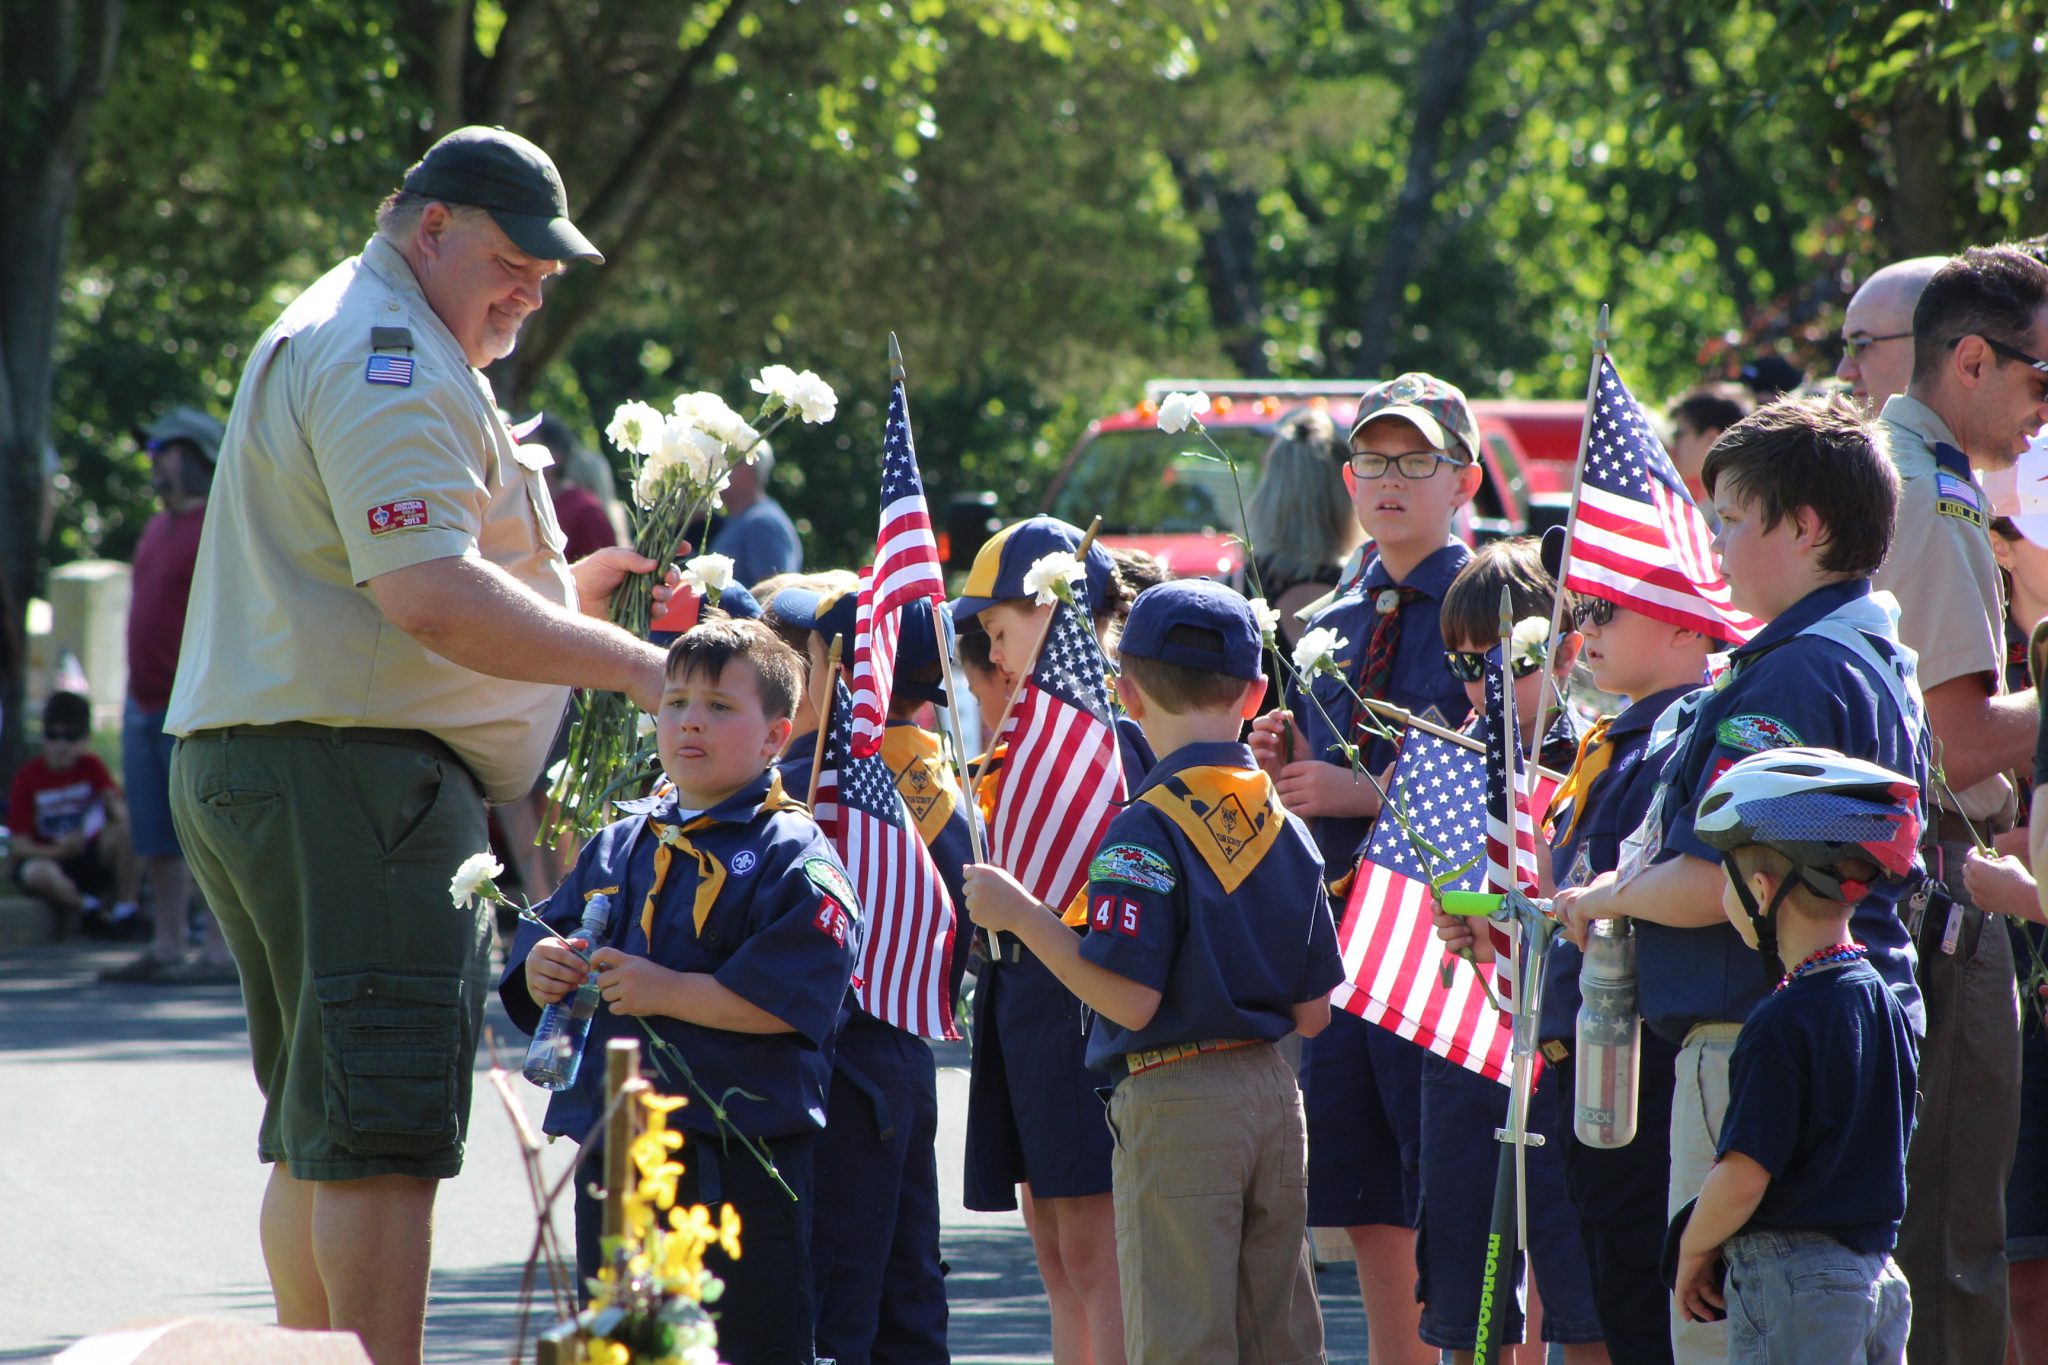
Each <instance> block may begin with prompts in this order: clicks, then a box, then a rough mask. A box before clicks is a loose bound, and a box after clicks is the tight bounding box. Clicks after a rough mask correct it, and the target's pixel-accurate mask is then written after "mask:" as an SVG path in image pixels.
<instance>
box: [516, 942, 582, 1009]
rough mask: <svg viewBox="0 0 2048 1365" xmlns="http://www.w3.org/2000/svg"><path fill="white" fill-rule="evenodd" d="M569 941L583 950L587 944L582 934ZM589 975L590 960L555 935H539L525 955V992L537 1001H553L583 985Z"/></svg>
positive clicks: (540, 1002)
mask: <svg viewBox="0 0 2048 1365" xmlns="http://www.w3.org/2000/svg"><path fill="white" fill-rule="evenodd" d="M569 942H570V943H572V944H574V945H575V946H576V947H577V948H579V949H582V950H584V951H586V952H587V951H588V950H589V948H590V944H589V943H588V941H586V940H585V939H584V938H583V937H582V936H581V935H579V936H577V937H575V938H572V939H570V940H569ZM588 975H590V966H589V964H588V963H586V962H585V961H584V960H583V959H582V958H580V957H578V956H577V955H576V954H575V953H573V952H571V951H569V949H568V948H567V947H564V946H563V944H562V943H561V942H560V941H559V940H557V939H552V938H544V939H542V940H541V941H540V942H538V943H536V944H534V945H533V951H532V952H530V953H528V954H527V955H526V993H527V994H528V995H530V996H532V997H533V999H534V1002H535V1003H536V1004H541V1005H552V1004H554V1003H555V1002H556V1001H557V1000H560V999H561V998H562V997H564V996H566V995H567V994H569V992H571V991H573V990H575V989H576V988H577V987H578V986H580V985H582V984H583V979H584V978H585V977H587V976H588Z"/></svg>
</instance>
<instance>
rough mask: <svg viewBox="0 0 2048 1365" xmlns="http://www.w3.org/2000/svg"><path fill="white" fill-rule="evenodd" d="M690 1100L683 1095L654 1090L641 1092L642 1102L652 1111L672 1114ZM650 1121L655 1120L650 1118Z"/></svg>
mask: <svg viewBox="0 0 2048 1365" xmlns="http://www.w3.org/2000/svg"><path fill="white" fill-rule="evenodd" d="M689 1102H690V1101H689V1100H688V1099H686V1098H684V1097H683V1096H681V1095H657V1094H655V1093H654V1092H653V1091H652V1090H643V1091H641V1092H640V1103H641V1104H643V1105H645V1106H646V1107H647V1109H648V1111H649V1112H650V1113H655V1114H672V1113H674V1112H675V1111H676V1110H678V1109H680V1108H682V1107H683V1106H684V1105H686V1104H688V1103H689ZM649 1122H653V1120H651V1119H650V1120H649Z"/></svg>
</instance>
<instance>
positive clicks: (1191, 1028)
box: [967, 581, 1344, 1365]
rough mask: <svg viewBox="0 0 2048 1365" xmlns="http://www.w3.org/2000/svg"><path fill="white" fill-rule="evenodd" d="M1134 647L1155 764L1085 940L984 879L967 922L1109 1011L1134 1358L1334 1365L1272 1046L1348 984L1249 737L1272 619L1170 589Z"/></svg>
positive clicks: (1008, 885) (1298, 831)
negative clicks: (1015, 947) (1007, 937)
mask: <svg viewBox="0 0 2048 1365" xmlns="http://www.w3.org/2000/svg"><path fill="white" fill-rule="evenodd" d="M1121 652H1122V660H1123V667H1124V675H1123V677H1121V678H1120V679H1119V680H1118V682H1117V689H1118V692H1119V693H1120V694H1121V695H1122V697H1123V700H1124V705H1125V707H1126V708H1127V709H1128V710H1129V712H1130V714H1131V715H1132V716H1134V717H1135V718H1136V719H1137V720H1138V721H1139V722H1140V723H1141V724H1142V725H1143V726H1144V727H1145V732H1146V735H1147V736H1148V737H1149V738H1150V739H1151V740H1152V741H1153V743H1154V745H1155V746H1156V747H1157V748H1158V749H1159V750H1160V751H1162V752H1163V753H1165V755H1166V757H1165V758H1163V759H1162V760H1161V761H1160V763H1159V765H1158V766H1157V767H1155V768H1154V769H1153V770H1152V772H1151V773H1150V774H1149V775H1148V776H1147V777H1146V779H1145V781H1144V782H1143V783H1142V784H1141V785H1140V786H1139V787H1138V788H1137V790H1136V791H1135V793H1134V795H1133V799H1132V802H1131V804H1130V806H1129V807H1128V808H1127V809H1126V810H1125V811H1124V813H1123V814H1121V815H1119V816H1118V817H1117V818H1116V820H1115V822H1114V823H1113V824H1111V825H1110V827H1109V832H1108V834H1107V835H1106V836H1105V838H1104V842H1103V847H1102V849H1101V851H1100V852H1099V853H1098V854H1097V856H1096V858H1095V861H1094V863H1093V864H1092V865H1091V866H1090V868H1089V885H1088V926H1089V932H1088V935H1087V936H1086V937H1085V938H1080V939H1076V938H1075V937H1074V936H1073V935H1072V934H1070V933H1069V932H1068V931H1067V929H1066V928H1065V927H1064V925H1063V923H1062V921H1061V917H1060V915H1059V914H1058V913H1057V912H1056V911H1054V910H1053V909H1051V908H1050V907H1047V906H1044V905H1040V904H1038V903H1036V902H1035V901H1034V900H1033V899H1032V898H1031V895H1030V893H1029V892H1027V891H1026V890H1025V889H1024V888H1023V887H1022V886H1020V885H1019V884H1018V883H1017V882H1016V881H1015V879H1013V878H1012V877H1010V875H1009V874H1008V873H1006V872H1004V871H1003V870H1002V869H1001V868H997V867H993V866H989V865H985V864H978V865H976V866H974V867H972V868H970V869H969V870H968V874H967V901H968V908H969V910H970V912H971V913H972V914H973V916H974V919H975V922H976V923H978V924H981V925H983V926H985V927H987V928H989V929H991V930H998V931H1001V932H1003V933H1005V934H1011V935H1016V936H1019V937H1021V938H1022V939H1023V940H1024V941H1025V942H1026V943H1027V944H1028V945H1029V946H1030V949H1031V951H1032V952H1033V953H1034V954H1037V955H1038V956H1039V958H1040V959H1041V960H1042V961H1043V962H1044V963H1045V964H1046V966H1047V967H1049V968H1050V969H1051V971H1052V972H1053V973H1054V974H1055V975H1057V977H1058V978H1059V979H1060V980H1061V981H1063V982H1065V983H1066V984H1067V985H1068V986H1069V987H1070V988H1071V989H1073V990H1074V991H1075V992H1076V993H1077V994H1079V995H1080V997H1081V998H1082V999H1083V1000H1084V1001H1086V1002H1087V1004H1088V1005H1089V1006H1090V1007H1091V1008H1092V1009H1094V1010H1095V1011H1096V1014H1095V1020H1094V1024H1093V1026H1092V1027H1091V1029H1090V1031H1089V1038H1088V1061H1089V1063H1090V1065H1092V1066H1095V1067H1098V1068H1101V1069H1104V1070H1107V1071H1110V1072H1112V1073H1122V1074H1121V1077H1120V1079H1119V1080H1118V1082H1117V1085H1116V1089H1115V1092H1114V1093H1113V1094H1112V1096H1111V1098H1110V1102H1109V1119H1110V1126H1111V1127H1112V1128H1113V1129H1114V1131H1115V1133H1116V1137H1117V1143H1116V1155H1115V1157H1114V1169H1115V1190H1116V1193H1115V1201H1116V1224H1117V1263H1118V1268H1119V1270H1120V1272H1121V1276H1120V1278H1121V1282H1122V1286H1123V1304H1124V1323H1125V1331H1124V1345H1125V1352H1126V1355H1127V1358H1128V1359H1130V1360H1131V1361H1133V1362H1153V1361H1156V1362H1172V1363H1173V1365H1180V1363H1181V1362H1186V1361H1198V1360H1199V1361H1223V1360H1273V1361H1312V1360H1321V1359H1322V1358H1323V1331H1322V1316H1321V1313H1320V1311H1319V1310H1318V1308H1317V1305H1316V1294H1315V1278H1314V1274H1313V1272H1312V1269H1311V1267H1310V1264H1309V1259H1308V1251H1307V1246H1306V1243H1305V1241H1304V1237H1303V1233H1304V1231H1305V1229H1306V1227H1307V1200H1306V1193H1305V1190H1304V1188H1303V1185H1304V1180H1305V1176H1306V1163H1307V1156H1306V1153H1305V1151H1304V1142H1305V1137H1306V1133H1305V1128H1304V1125H1303V1121H1302V1117H1301V1107H1300V1105H1301V1099H1300V1092H1299V1089H1298V1088H1297V1086H1296V1084H1295V1080H1294V1074H1293V1072H1292V1070H1291V1069H1290V1068H1289V1066H1288V1064H1287V1062H1286V1061H1285V1060H1284V1059H1283V1058H1282V1057H1281V1056H1280V1054H1279V1052H1278V1051H1277V1050H1276V1049H1275V1047H1274V1046H1273V1044H1274V1043H1275V1042H1276V1041H1278V1040H1279V1039H1281V1038H1284V1037H1286V1036H1287V1034H1289V1033H1290V1032H1294V1031H1297V1030H1298V1031H1300V1032H1302V1033H1304V1034H1314V1033H1315V1032H1317V1031H1318V1030H1320V1029H1321V1028H1322V1027H1323V1026H1324V1025H1325V1024H1326V1023H1327V1022H1328V1021H1329V1018H1330V1001H1329V992H1330V990H1331V989H1332V988H1333V987H1334V986H1336V985H1337V983H1338V982H1339V981H1341V980H1342V979H1343V975H1344V970H1343V964H1342V962H1341V961H1340V960H1339V958H1338V954H1337V936H1336V926H1335V924H1334V923H1333V922H1332V920H1331V917H1330V907H1329V899H1328V897H1327V896H1326V895H1325V894H1324V889H1323V878H1322V873H1323V868H1322V859H1321V858H1320V857H1319V856H1318V854H1317V853H1316V851H1315V846H1314V844H1313V843H1312V841H1311V840H1310V839H1309V837H1308V832H1307V830H1306V829H1305V828H1304V827H1303V825H1302V823H1301V822H1300V821H1299V820H1298V819H1296V818H1295V817H1293V816H1291V815H1289V814H1287V812H1286V811H1285V810H1284V809H1283V808H1282V806H1281V805H1280V802H1279V799H1278V797H1277V796H1276V795H1275V793H1274V790H1273V783H1272V781H1271V779H1269V778H1268V777H1266V775H1265V774H1264V773H1262V772H1260V771H1259V770H1258V768H1257V767H1256V766H1255V765H1254V763H1253V762H1252V757H1251V753H1250V751H1249V750H1247V749H1246V748H1245V747H1244V746H1243V745H1241V744H1239V743H1238V742H1237V736H1238V732H1239V730H1240V728H1241V727H1242V724H1243V721H1244V720H1245V719H1246V718H1248V717H1249V716H1250V715H1251V714H1252V712H1253V711H1255V710H1256V709H1257V707H1258V705H1259V702H1260V701H1261V700H1262V699H1263V697H1264V695H1265V679H1264V678H1263V677H1262V676H1261V670H1260V636H1259V626H1258V623H1257V621H1256V619H1255V618H1254V617H1253V615H1252V611H1251V606H1250V604H1249V603H1248V602H1246V601H1245V600H1244V599H1243V598H1242V597H1240V596H1238V594H1236V593H1235V592H1232V591H1231V590H1230V589H1228V588H1225V587H1223V586H1221V585H1219V584H1215V583H1209V582H1204V581H1189V582H1178V583H1167V584H1163V585H1161V586H1159V587H1155V588H1152V589H1150V590H1149V591H1147V592H1145V593H1143V594H1141V595H1140V596H1139V598H1138V600H1137V603H1136V605H1135V606H1133V607H1132V609H1131V616H1130V620H1129V622H1128V623H1127V625H1126V626H1125V630H1124V637H1123V647H1122V651H1121Z"/></svg>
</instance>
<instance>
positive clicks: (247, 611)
mask: <svg viewBox="0 0 2048 1365" xmlns="http://www.w3.org/2000/svg"><path fill="white" fill-rule="evenodd" d="M571 258H576V259H584V260H591V261H601V260H602V259H603V258H602V257H601V256H600V255H599V254H598V252H597V250H596V248H594V247H593V246H591V244H590V243H589V241H588V240H586V239H585V238H584V236H583V234H582V233H580V232H579V231H577V229H576V228H575V226H574V225H573V224H572V223H571V222H570V221H569V218H568V202H567V197H566V195H565V194H564V192H563V189H562V182H561V178H560V176H559V175H558V174H557V173H556V171H555V167H554V163H553V162H551V161H550V160H549V159H548V157H547V154H546V153H545V152H543V151H541V149H540V148H538V147H536V146H534V145H533V144H532V143H530V142H528V141H526V140H525V139H524V138H521V137H518V136H516V135H514V134H511V133H507V132H504V131H502V130H499V129H490V128H463V129H460V130H458V131H456V132H453V133H450V134H449V135H448V136H447V137H445V138H443V139H442V140H441V141H439V142H437V143H436V144H435V145H434V146H433V147H432V148H431V149H430V150H429V151H428V152H427V154H426V156H425V157H424V158H422V159H421V161H420V162H419V163H418V164H417V165H415V166H413V167H412V169H411V170H409V171H408V172H407V173H406V177H405V182H404V187H403V188H402V189H401V190H400V191H398V192H397V193H395V194H393V195H392V196H391V197H390V198H388V199H386V200H385V201H384V204H383V205H382V207H380V208H379V210H378V213H377V235H376V236H375V237H374V238H372V239H371V241H370V243H369V245H368V246H366V247H365V248H364V249H363V253H362V254H361V255H360V256H357V257H353V258H351V259H349V260H347V261H344V262H342V263H341V264H340V265H338V266H336V267H335V268H334V269H333V270H331V271H329V272H328V273H327V275H326V276H325V277H323V278H322V279H321V280H320V281H319V282H318V283H316V284H314V285H313V287H312V288H310V289H308V290H307V291H306V292H305V293H304V294H302V295H301V296H300V297H299V298H298V299H297V300H296V301H295V302H293V303H292V304H291V306H290V307H288V308H287V309H286V310H285V312H284V314H283V316H281V317H280V318H279V319H278V320H277V322H275V323H274V324H272V326H271V328H270V330H269V331H268V332H266V333H265V334H264V335H263V337H262V339H261V340H260V341H258V342H257V344H256V347H255V349H254V351H253V353H252V354H251V356H250V359H249V363H248V366H247V368H246V369H245V370H244V371H243V374H242V381H241V387H240V389H239V391H238V392H237V393H236V395H235V404H234V410H233V413H232V414H231V415H230V417H229V419H228V428H227V435H226V438H225V440H224V441H223V443H222V446H221V453H220V462H219V469H218V473H217V476H216V479H215V483H214V496H213V502H214V507H213V515H212V516H210V517H209V518H208V520H207V526H206V530H205V534H204V536H203V538H202V540H201V543H200V549H199V563H198V568H197V571H196V575H195V578H194V582H193V589H192V599H191V606H190V609H189V611H188V613H187V617H186V623H185V641H184V650H183V654H182V659H183V661H184V664H183V667H181V668H180V670H179V674H178V679H177V684H176V687H175V690H174V691H173V694H172V697H171V705H170V712H169V715H168V717H167V719H166V722H165V728H166V729H167V730H169V731H171V732H172V733H174V734H176V735H179V736H180V737H181V738H180V740H179V743H178V747H177V750H176V753H175V755H174V757H173V760H172V779H171V785H172V807H173V812H174V815H175V818H176V823H177V828H178V834H179V837H180V839H181V841H182V842H183V843H184V845H185V848H186V851H187V854H188V856H189V857H190V859H191V863H192V868H193V871H194V874H195V875H196V876H197V878H198V880H199V883H200V886H201V887H202V888H203V890H204V891H205V893H206V898H207V901H208V903H209V904H210V905H212V906H213V907H214V910H215V912H216V913H217V914H218V915H219V918H220V923H221V927H222V929H223V931H224V932H225V934H226V936H227V939H228V943H229V945H230V946H231V947H232V948H233V950H234V954H235V959H236V962H237V965H238V966H239V968H240V970H241V974H242V989H243V996H244V1000H245V1002H246V1005H247V1009H248V1014H249V1039H250V1045H251V1049H252V1051H253V1052H254V1054H255V1056H254V1060H255V1067H256V1079H257V1083H258V1085H259V1086H260V1087H261V1089H262V1091H263V1095H264V1112H263V1121H262V1126H261V1130H260V1132H259V1135H258V1139H257V1154H258V1157H259V1158H260V1159H261V1160H263V1161H265V1162H268V1163H271V1176H270V1184H269V1187H268V1189H267V1191H266V1193H265V1195H264V1201H263V1211H262V1219H261V1222H262V1240H263V1253H264V1259H265V1262H266V1264H267V1266H268V1268H269V1272H270V1280H271V1287H272V1290H273V1292H274V1294H275V1296H276V1299H277V1311H278V1320H279V1322H280V1323H282V1324H283V1325H285V1326H287V1327H309V1328H333V1329H335V1330H342V1331H354V1332H356V1333H358V1334H360V1336H361V1337H362V1340H363V1343H364V1345H365V1346H366V1347H367V1348H368V1349H369V1352H370V1354H371V1356H372V1357H373V1358H374V1359H375V1360H376V1361H377V1362H378V1365H402V1363H408V1362H417V1361H418V1360H419V1359H420V1352H421V1337H422V1331H423V1326H424V1318H425V1310H426V1296H427V1270H428V1260H429V1254H430V1248H431V1238H432V1217H433V1205H434V1195H435V1191H436V1189H437V1184H436V1182H437V1181H438V1180H441V1179H444V1178H446V1177H448V1176H452V1175H454V1174H456V1172H457V1171H458V1170H459V1169H460V1168H461V1164H462V1145H463V1138H464V1132H465V1129H466V1126H467V1121H468V1115H469V1101H470V1077H471V1072H472V1068H473V1065H474V1062H475V1053H476V1043H477V1034H478V1030H479V1027H480V1024H481V1019H482V1012H483V1001H484V995H485V991H486V989H487V980H486V971H487V967H488V959H487V948H488V931H487V920H486V918H485V916H484V915H482V914H481V913H479V912H477V911H474V910H466V909H457V908H455V907H454V906H453V905H452V904H451V901H450V897H449V891H448V883H449V879H450V878H451V877H452V876H453V875H454V872H455V869H456V867H457V866H458V864H460V863H461V861H462V860H463V859H464V858H466V857H468V856H469V855H471V854H473V853H478V852H481V851H483V850H484V849H485V848H486V847H487V839H486V833H485V814H484V798H488V799H490V800H494V801H506V800H511V799H514V798H516V797H519V796H523V795H524V794H525V793H526V792H527V791H528V790H529V789H530V788H531V786H532V784H533V782H534V779H535V777H536V776H537V774H538V772H539V769H540V765H541V762H542V759H543V757H544V755H545V754H546V751H547V747H548V743H549V741H550V740H551V739H552V738H553V737H554V732H555V728H556V726H557V724H558V722H559V721H560V719H561V716H562V712H563V709H564V706H565V705H566V702H567V688H568V687H569V686H571V685H575V686H582V687H592V688H609V689H614V690H617V691H622V692H626V693H628V694H629V695H631V696H632V697H633V698H634V699H635V700H636V701H638V702H639V703H640V704H641V705H642V706H645V707H647V708H648V709H650V710H651V709H653V706H654V704H655V702H656V700H657V698H658V696H659V694H660V689H661V678H662V654H661V652H660V651H659V650H657V649H655V648H654V647H653V646H651V645H648V644H646V643H643V642H641V641H639V640H635V639H634V638H632V637H631V636H629V635H627V634H626V633H625V632H623V631H621V630H618V629H617V628H616V627H613V626H611V625H608V624H606V623H605V622H604V621H603V620H602V619H601V618H602V616H603V614H604V610H605V606H606V601H607V598H608V597H609V595H610V593H611V591H612V589H613V588H615V587H616V586H617V585H618V583H619V582H620V581H621V579H622V578H623V577H624V575H625V574H626V573H627V572H631V571H646V570H649V569H652V568H653V565H652V563H651V562H649V561H647V560H644V559H641V558H640V557H638V556H636V555H634V554H633V553H632V552H630V551H628V550H622V549H613V550H606V551H602V552H600V553H598V554H596V555H593V556H591V557H590V558H589V559H586V560H584V561H583V562H582V563H581V564H578V565H576V566H575V567H574V568H573V570H572V568H571V567H570V566H569V565H568V564H567V563H566V562H565V561H564V560H563V557H562V546H563V539H562V533H561V531H560V529H559V527H558V526H557V525H556V522H555V516H554V510H553V506H552V504H551V503H550V502H549V500H548V494H547V490H546V486H545V484H544V482H543V479H542V473H541V469H542V467H544V465H545V461H544V460H542V459H540V458H539V456H538V453H537V450H536V448H533V447H528V448H526V449H525V450H522V449H521V448H520V447H519V445H518V443H517V442H516V440H515V439H514V437H513V435H512V433H511V432H510V431H509V430H508V429H507V427H506V425H505V422H504V419H503V418H502V417H501V416H500V414H499V412H498V408H497V404H496V402H495V400H494V399H493V397H492V394H491V390H490V388H489V386H488V385H487V384H486V383H485V381H484V378H483V376H482V375H481V374H480V373H478V369H479V368H480V367H482V366H484V365H488V364H489V363H490V362H491V361H493V360H495V359H498V358H499V357H502V356H504V355H507V354H509V353H510V352H511V350H512V348H513V347H514V345H515V344H517V339H518V332H519V326H520V324H521V323H522V322H523V321H524V320H525V318H526V316H527V314H529V313H531V312H533V311H534V310H535V309H537V308H539V307H540V306H541V291H542V287H543V285H544V284H545V282H546V281H547V280H548V279H549V277H551V276H553V275H556V274H558V273H560V272H561V270H562V269H563V265H562V263H563V262H564V261H565V260H567V259H571ZM579 608H580V610H579ZM593 618H597V619H593Z"/></svg>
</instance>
